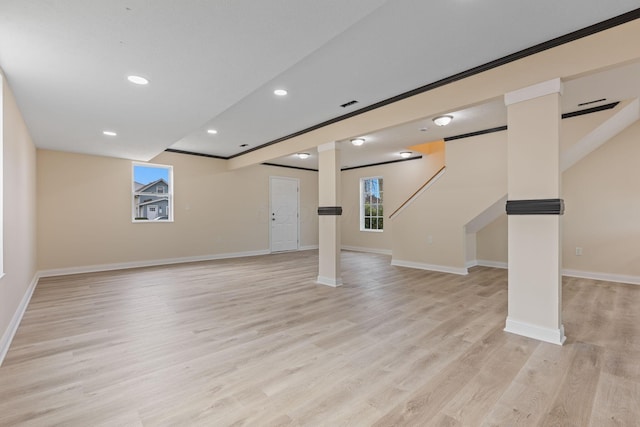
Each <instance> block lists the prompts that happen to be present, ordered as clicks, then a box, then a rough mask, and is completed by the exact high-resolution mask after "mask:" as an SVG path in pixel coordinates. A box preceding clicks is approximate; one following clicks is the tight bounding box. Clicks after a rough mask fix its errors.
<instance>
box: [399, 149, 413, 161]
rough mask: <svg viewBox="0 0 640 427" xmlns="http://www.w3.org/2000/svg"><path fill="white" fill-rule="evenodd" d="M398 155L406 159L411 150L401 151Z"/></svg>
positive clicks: (409, 155)
mask: <svg viewBox="0 0 640 427" xmlns="http://www.w3.org/2000/svg"><path fill="white" fill-rule="evenodd" d="M400 157H402V158H403V159H408V158H409V157H411V151H403V152H401V153H400Z"/></svg>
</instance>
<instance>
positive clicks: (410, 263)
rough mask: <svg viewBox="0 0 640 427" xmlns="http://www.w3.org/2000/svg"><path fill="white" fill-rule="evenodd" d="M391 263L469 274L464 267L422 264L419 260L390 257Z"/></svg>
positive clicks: (397, 265)
mask: <svg viewBox="0 0 640 427" xmlns="http://www.w3.org/2000/svg"><path fill="white" fill-rule="evenodd" d="M391 265H395V266H396V267H409V268H417V269H420V270H429V271H437V272H440V273H451V274H459V275H461V276H466V275H467V274H469V272H468V271H467V269H466V268H459V267H449V266H448V265H435V264H424V263H421V262H414V261H403V260H401V259H391Z"/></svg>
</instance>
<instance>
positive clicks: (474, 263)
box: [464, 259, 479, 268]
mask: <svg viewBox="0 0 640 427" xmlns="http://www.w3.org/2000/svg"><path fill="white" fill-rule="evenodd" d="M477 265H479V264H478V260H477V259H474V260H471V261H467V262H465V263H464V266H465V268H471V267H475V266H477Z"/></svg>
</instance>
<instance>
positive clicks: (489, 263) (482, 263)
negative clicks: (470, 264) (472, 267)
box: [476, 259, 509, 269]
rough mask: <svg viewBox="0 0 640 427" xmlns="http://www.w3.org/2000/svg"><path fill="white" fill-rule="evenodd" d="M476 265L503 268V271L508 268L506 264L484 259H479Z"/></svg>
mask: <svg viewBox="0 0 640 427" xmlns="http://www.w3.org/2000/svg"><path fill="white" fill-rule="evenodd" d="M476 265H479V266H481V267H493V268H503V269H507V268H509V264H507V263H506V262H502V261H489V260H484V259H479V260H478V261H477V264H476Z"/></svg>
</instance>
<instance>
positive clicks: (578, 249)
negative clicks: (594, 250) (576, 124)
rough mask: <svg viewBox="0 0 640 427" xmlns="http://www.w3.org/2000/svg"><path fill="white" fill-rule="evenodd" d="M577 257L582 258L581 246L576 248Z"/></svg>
mask: <svg viewBox="0 0 640 427" xmlns="http://www.w3.org/2000/svg"><path fill="white" fill-rule="evenodd" d="M576 256H582V248H581V247H579V246H576Z"/></svg>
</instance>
